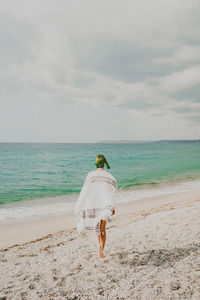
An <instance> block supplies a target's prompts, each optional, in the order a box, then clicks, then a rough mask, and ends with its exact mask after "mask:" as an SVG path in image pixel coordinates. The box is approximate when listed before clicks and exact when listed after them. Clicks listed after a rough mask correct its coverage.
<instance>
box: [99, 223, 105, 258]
mask: <svg viewBox="0 0 200 300" xmlns="http://www.w3.org/2000/svg"><path fill="white" fill-rule="evenodd" d="M100 230H101V234H100V246H99V256H100V258H104V254H103V249H104V246H105V243H106V221H105V220H101V223H100Z"/></svg>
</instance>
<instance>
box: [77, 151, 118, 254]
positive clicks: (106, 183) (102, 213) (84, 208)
mask: <svg viewBox="0 0 200 300" xmlns="http://www.w3.org/2000/svg"><path fill="white" fill-rule="evenodd" d="M95 165H96V167H97V169H96V170H95V171H91V172H89V173H88V175H87V177H86V179H85V182H84V184H83V187H82V189H81V192H80V195H79V198H78V201H77V204H76V210H75V214H76V216H77V230H78V232H79V233H80V234H82V235H85V234H86V230H87V229H94V230H95V232H96V234H97V239H98V242H99V256H100V258H104V254H103V250H104V246H105V242H106V222H107V221H108V222H111V221H112V215H114V214H115V207H114V198H115V196H116V192H117V191H118V188H117V182H116V179H115V178H114V177H113V176H112V174H111V173H109V172H107V171H105V170H104V169H103V168H104V167H105V166H106V167H107V169H110V166H109V164H108V162H107V160H106V158H105V157H104V155H103V154H99V155H98V156H97V157H96V163H95Z"/></svg>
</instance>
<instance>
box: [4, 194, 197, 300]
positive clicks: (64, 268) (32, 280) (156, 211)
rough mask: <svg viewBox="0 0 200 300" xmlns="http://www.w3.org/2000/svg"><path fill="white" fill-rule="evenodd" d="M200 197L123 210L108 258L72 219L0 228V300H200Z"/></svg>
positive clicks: (152, 201)
mask: <svg viewBox="0 0 200 300" xmlns="http://www.w3.org/2000/svg"><path fill="white" fill-rule="evenodd" d="M199 214H200V192H199V191H193V192H184V193H176V194H172V195H165V196H157V197H153V198H149V199H140V200H138V201H135V202H130V203H126V204H123V205H118V206H117V209H116V215H115V216H114V218H113V222H112V224H111V225H110V228H109V229H108V230H107V242H106V246H105V251H104V252H105V253H104V254H105V258H104V259H100V258H99V257H98V252H97V239H96V237H95V235H94V233H93V232H91V233H90V234H89V235H88V236H86V237H84V238H82V237H80V236H79V235H78V233H77V232H76V229H75V219H74V217H73V216H71V217H69V215H67V216H59V217H56V218H51V219H43V220H40V221H34V222H33V221H32V222H27V223H26V224H18V225H15V227H13V226H10V227H9V226H5V227H4V228H3V227H1V235H0V242H1V251H0V297H1V298H0V299H34V300H35V299H52V300H53V299H138V300H139V299H142V300H143V299H145V300H150V299H153V300H154V299H165V300H168V299H200V222H199Z"/></svg>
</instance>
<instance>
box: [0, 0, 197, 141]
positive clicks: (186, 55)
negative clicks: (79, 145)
mask: <svg viewBox="0 0 200 300" xmlns="http://www.w3.org/2000/svg"><path fill="white" fill-rule="evenodd" d="M199 16H200V1H199V0H190V1H188V0H176V1H174V0H148V1H147V0H140V1H138V0H99V1H97V0H84V1H83V0H58V1H55V0H54V1H53V0H42V1H41V0H18V1H14V0H3V1H1V2H0V83H1V84H0V142H96V141H100V140H160V139H200V18H199Z"/></svg>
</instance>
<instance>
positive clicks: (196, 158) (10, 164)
mask: <svg viewBox="0 0 200 300" xmlns="http://www.w3.org/2000/svg"><path fill="white" fill-rule="evenodd" d="M97 154H104V155H105V156H106V158H107V160H108V163H109V164H110V167H111V168H110V169H109V170H108V172H111V173H112V174H113V176H114V177H115V178H116V180H117V183H118V187H119V190H120V191H122V192H125V191H126V192H127V193H126V195H128V193H129V194H130V191H131V192H132V194H131V195H132V196H133V195H135V198H137V199H138V198H140V197H142V196H144V195H146V194H149V193H151V192H152V191H153V190H155V191H157V192H156V193H158V190H159V189H158V187H160V186H161V185H162V187H163V184H164V185H165V189H166V187H167V193H168V192H170V189H169V184H173V186H174V188H175V190H176V191H182V190H184V189H185V188H186V187H187V188H186V189H193V188H195V189H196V188H199V187H200V143H198V142H193V143H192V142H191V143H181V142H180V143H177V142H174V143H173V142H170V143H169V142H157V143H155V142H152V143H151V142H149V143H86V144H78V143H74V144H73V143H66V144H64V143H54V144H50V143H33V144H31V143H28V144H25V143H2V144H0V222H6V221H8V220H10V219H12V218H15V219H23V218H24V217H30V216H33V217H37V216H38V215H41V214H56V213H57V214H59V213H63V212H64V211H66V210H69V209H72V208H73V207H74V203H75V201H76V199H77V197H78V194H79V192H80V190H81V187H82V185H83V182H84V180H85V177H86V175H87V173H88V172H89V171H92V170H95V169H96V166H95V165H94V163H95V158H96V156H97ZM106 170H107V169H106ZM183 183H184V184H183ZM172 190H173V189H172ZM134 193H135V194H134ZM153 194H154V193H153ZM127 199H128V197H127ZM121 201H123V199H121ZM20 216H21V217H20Z"/></svg>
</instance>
